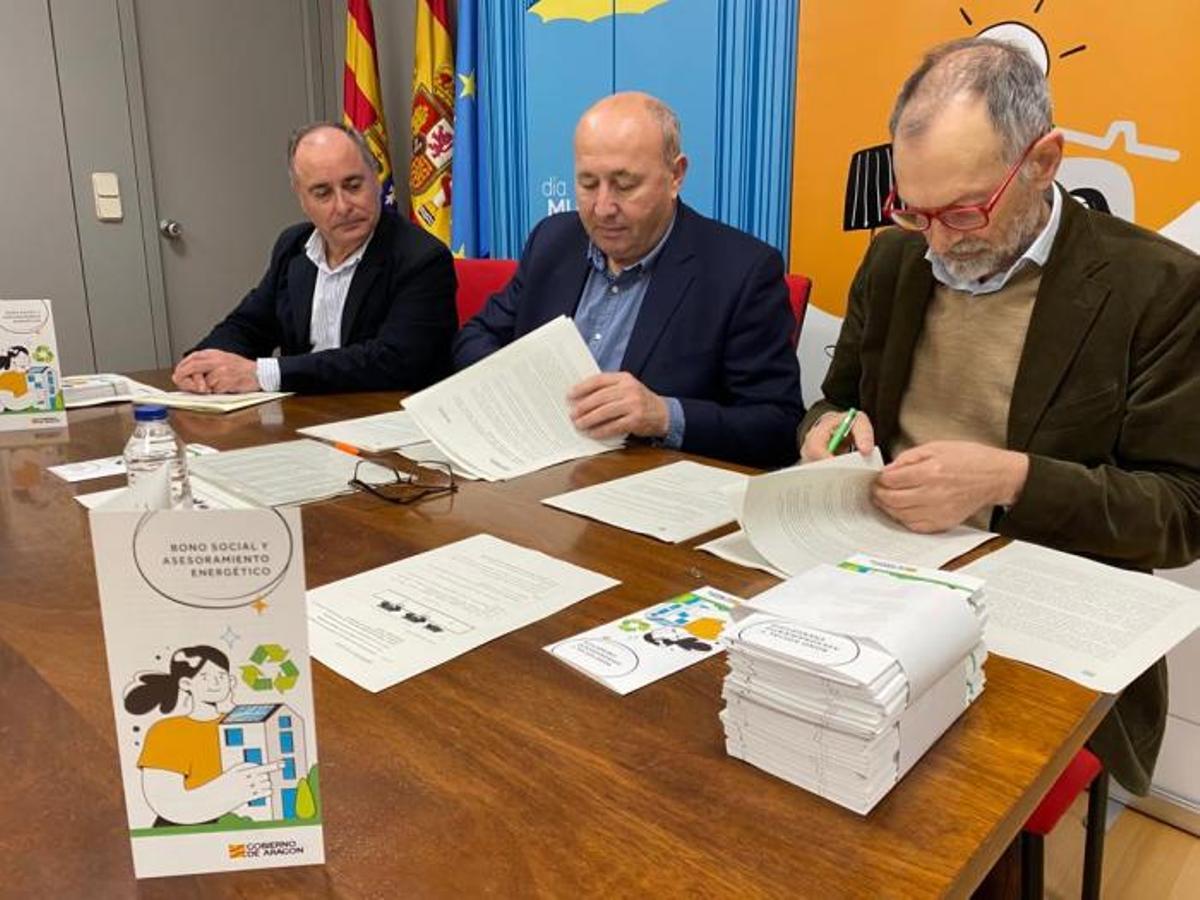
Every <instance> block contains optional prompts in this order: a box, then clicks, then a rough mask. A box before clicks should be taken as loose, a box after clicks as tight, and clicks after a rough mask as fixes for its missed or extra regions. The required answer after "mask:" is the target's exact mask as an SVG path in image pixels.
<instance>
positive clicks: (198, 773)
mask: <svg viewBox="0 0 1200 900" xmlns="http://www.w3.org/2000/svg"><path fill="white" fill-rule="evenodd" d="M162 472H163V473H164V476H163V485H162V486H161V494H162V496H163V497H164V498H165V496H166V493H167V491H166V474H165V473H166V469H165V468H164V469H162ZM139 487H141V485H139ZM137 493H138V492H137V490H136V489H130V490H129V491H125V492H123V496H120V497H118V498H117V499H116V500H114V501H112V502H111V503H109V504H106V505H105V506H102V507H99V508H97V509H95V510H92V512H91V530H92V547H93V550H94V552H95V557H96V577H97V580H98V582H99V588H100V604H101V611H102V613H103V618H104V639H105V644H106V649H107V653H108V671H109V678H110V680H111V687H112V696H113V709H114V713H115V717H116V727H117V744H118V747H119V752H120V757H121V773H122V777H123V779H124V786H125V805H126V810H127V813H128V817H129V834H130V839H131V842H132V846H133V863H134V871H135V873H136V874H137V877H139V878H148V877H156V876H161V875H183V874H192V873H198V872H218V871H238V870H242V869H256V868H273V867H280V866H294V865H309V864H313V863H321V862H324V854H325V851H324V839H323V834H322V827H321V819H322V816H321V791H320V777H319V766H318V763H317V741H316V728H315V723H314V716H313V692H312V667H311V664H310V661H309V654H308V630H307V629H308V624H307V618H306V614H305V604H304V558H303V546H304V542H303V540H302V537H301V532H300V513H299V511H298V510H294V509H289V510H270V509H252V510H251V509H247V510H220V511H217V510H212V511H202V512H200V511H183V510H175V511H170V510H157V509H146V508H145V506H146V505H147V504H146V502H145V497H144V496H143V497H140V498H139V497H138V496H136V495H137ZM137 506H141V507H142V508H141V509H138V508H136V507H137ZM131 507H133V508H131Z"/></svg>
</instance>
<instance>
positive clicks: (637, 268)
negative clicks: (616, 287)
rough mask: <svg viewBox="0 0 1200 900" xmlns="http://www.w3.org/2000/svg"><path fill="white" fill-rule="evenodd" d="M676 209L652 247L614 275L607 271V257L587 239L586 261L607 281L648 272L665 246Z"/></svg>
mask: <svg viewBox="0 0 1200 900" xmlns="http://www.w3.org/2000/svg"><path fill="white" fill-rule="evenodd" d="M678 209H679V208H678V207H676V209H675V212H672V213H671V221H670V223H669V224H668V225H667V230H666V231H664V232H663V236H662V238H661V239H660V240H659V242H658V243H657V244H655V245H654V248H653V249H652V250H651V251H650V252H649V253H647V254H646V255H645V256H643V257H642V258H641V259H639V260H638V261H637V262H636V263H634V264H633V265H632V266H629V267H628V268H626V269H622V270H621V273H620V274H619V275H614V274H613V273H612V272H610V271H608V257H607V256H605V255H604V251H603V250H601V249H600V248H599V247H597V246H596V245H595V244H594V243H593V242H592V241H588V247H587V258H588V262H590V263H591V264H592V268H593V269H595V270H596V271H597V272H599V273H601V274H602V275H604V276H605V277H606V278H608V280H609V281H616V280H617V279H618V278H626V277H629V278H636V277H638V276H639V275H641V274H642V273H644V272H649V271H650V270H651V269H652V268H653V267H654V263H655V261H656V260H657V259H658V257H659V256H660V255H661V254H662V249H663V247H665V246H666V244H667V240H668V238H670V237H671V232H672V231H674V230H675V219H676V217H677V216H678Z"/></svg>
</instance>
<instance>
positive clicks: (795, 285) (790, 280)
mask: <svg viewBox="0 0 1200 900" xmlns="http://www.w3.org/2000/svg"><path fill="white" fill-rule="evenodd" d="M784 281H786V282H787V289H788V303H789V304H791V307H792V315H793V316H794V317H795V319H796V327H795V329H794V330H793V331H792V335H791V341H792V346H793V347H795V346H796V345H797V344H799V343H800V326H802V325H803V324H804V311H805V310H807V309H808V295H809V292H810V291H812V279H811V278H809V277H808V276H807V275H785V276H784Z"/></svg>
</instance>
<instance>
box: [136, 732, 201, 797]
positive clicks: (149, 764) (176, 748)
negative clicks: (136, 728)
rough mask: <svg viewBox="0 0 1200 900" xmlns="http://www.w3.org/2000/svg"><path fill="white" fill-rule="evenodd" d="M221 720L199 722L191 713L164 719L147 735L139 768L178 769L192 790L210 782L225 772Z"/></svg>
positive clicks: (139, 760) (187, 786) (169, 770)
mask: <svg viewBox="0 0 1200 900" xmlns="http://www.w3.org/2000/svg"><path fill="white" fill-rule="evenodd" d="M219 722H220V719H212V720H211V721H208V722H197V721H196V720H195V719H189V718H188V717H187V716H174V717H172V718H170V719H160V720H159V721H157V722H155V723H154V724H153V725H152V726H151V727H150V731H149V732H148V733H147V734H146V744H145V746H144V747H142V755H141V756H140V757H138V763H137V764H138V768H141V769H163V770H165V771H167V772H178V773H179V774H180V775H182V776H183V786H184V788H186V789H187V790H189V791H190V790H191V789H192V788H197V787H200V785H202V784H207V783H208V782H210V781H212V780H213V779H214V778H216V777H217V776H218V775H220V774H221V745H220V735H219V732H218V729H217V726H218V723H219Z"/></svg>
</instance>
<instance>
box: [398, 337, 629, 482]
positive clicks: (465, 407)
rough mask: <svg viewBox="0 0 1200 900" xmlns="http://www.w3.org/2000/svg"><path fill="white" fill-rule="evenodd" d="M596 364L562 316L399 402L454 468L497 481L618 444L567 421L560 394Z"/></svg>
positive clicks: (564, 395) (595, 370)
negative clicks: (581, 431)
mask: <svg viewBox="0 0 1200 900" xmlns="http://www.w3.org/2000/svg"><path fill="white" fill-rule="evenodd" d="M599 373H600V369H599V367H598V366H597V365H596V360H595V359H593V358H592V354H591V353H590V352H589V351H588V348H587V345H586V344H584V342H583V338H582V337H580V336H579V330H578V329H577V328H576V327H575V323H574V322H572V321H571V320H570V319H568V318H566V317H565V316H560V317H559V318H557V319H555V320H554V321H552V322H549V323H547V324H545V325H543V326H542V327H541V328H538V329H536V330H534V331H531V332H530V333H529V334H527V335H525V336H524V337H522V338H520V339H519V340H516V341H514V342H513V343H511V344H509V345H508V346H507V347H504V348H503V349H501V350H497V351H496V352H495V353H493V354H492V355H491V356H488V357H487V358H485V359H482V360H480V361H479V362H477V363H475V365H473V366H471V367H470V368H467V369H464V370H463V371H461V372H459V373H457V374H456V375H451V376H450V377H449V378H447V379H445V380H443V381H440V382H438V383H437V384H435V385H433V386H432V387H429V388H426V389H425V390H423V391H421V392H420V393H417V394H413V395H412V396H411V397H408V398H407V399H406V400H405V401H404V408H405V409H407V410H408V411H409V412H411V413H412V414H413V418H414V419H415V420H416V422H417V425H418V426H420V428H421V430H422V431H423V432H425V434H426V435H428V436H429V439H430V440H431V441H433V442H434V443H435V444H437V446H438V448H439V449H441V451H442V452H443V453H445V454H446V456H447V457H448V458H449V459H450V460H451V462H452V464H453V465H454V467H455V469H462V470H464V471H466V472H468V473H470V474H475V475H479V476H481V477H482V478H485V479H487V480H488V481H501V480H503V479H506V478H516V477H517V476H519V475H527V474H528V473H530V472H536V471H538V470H539V469H544V468H546V467H547V466H553V465H556V464H558V463H561V462H565V461H567V460H569V459H579V458H580V457H584V456H594V455H595V454H597V453H603V452H605V451H606V450H612V449H613V448H615V447H618V446H620V445H621V441H620V440H616V439H614V440H609V441H596V440H593V439H592V438H589V437H587V436H586V435H584V434H581V433H580V432H579V431H577V430H576V429H575V426H574V425H573V424H571V416H570V411H569V407H568V404H567V393H568V392H569V391H570V390H571V388H572V387H574V386H575V385H576V384H578V383H579V382H580V381H582V380H583V379H585V378H587V377H588V376H591V375H598V374H599Z"/></svg>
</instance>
